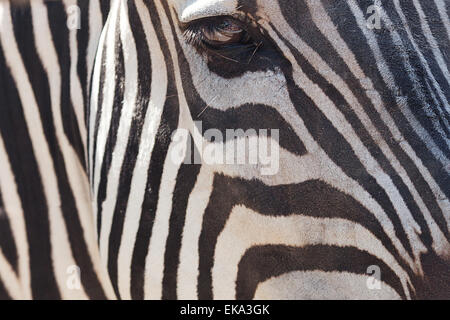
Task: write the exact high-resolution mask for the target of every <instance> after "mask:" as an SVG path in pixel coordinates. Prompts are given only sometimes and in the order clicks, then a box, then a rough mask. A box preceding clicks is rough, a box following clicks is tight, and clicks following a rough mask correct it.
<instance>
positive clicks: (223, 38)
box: [183, 17, 251, 50]
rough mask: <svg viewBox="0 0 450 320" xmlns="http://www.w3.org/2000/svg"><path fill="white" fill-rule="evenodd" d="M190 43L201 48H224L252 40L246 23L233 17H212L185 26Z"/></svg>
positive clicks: (185, 33)
mask: <svg viewBox="0 0 450 320" xmlns="http://www.w3.org/2000/svg"><path fill="white" fill-rule="evenodd" d="M183 29H184V37H185V39H186V40H187V42H188V43H190V44H192V45H194V46H195V47H197V48H198V49H200V50H214V49H223V48H226V47H235V46H239V45H245V44H248V43H249V42H250V40H251V37H250V36H249V34H248V32H247V30H246V28H245V25H244V23H242V22H241V21H238V20H236V19H234V18H232V17H211V18H204V19H200V20H197V21H194V22H191V23H189V24H188V25H185V26H184V28H183Z"/></svg>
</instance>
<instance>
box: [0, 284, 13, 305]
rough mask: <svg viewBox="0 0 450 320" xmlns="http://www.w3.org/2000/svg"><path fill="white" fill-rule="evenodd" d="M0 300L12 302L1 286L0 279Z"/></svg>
mask: <svg viewBox="0 0 450 320" xmlns="http://www.w3.org/2000/svg"><path fill="white" fill-rule="evenodd" d="M0 300H12V299H11V297H10V296H9V293H8V291H6V288H5V286H4V285H3V282H2V280H1V279H0Z"/></svg>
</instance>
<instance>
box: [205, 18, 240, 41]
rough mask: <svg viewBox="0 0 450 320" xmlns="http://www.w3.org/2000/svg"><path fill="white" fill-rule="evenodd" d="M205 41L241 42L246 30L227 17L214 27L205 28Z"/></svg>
mask: <svg viewBox="0 0 450 320" xmlns="http://www.w3.org/2000/svg"><path fill="white" fill-rule="evenodd" d="M202 33H203V36H204V41H205V42H207V43H209V44H211V45H224V44H231V43H240V42H241V40H243V37H244V36H245V33H246V32H245V30H244V29H243V28H242V27H241V26H239V25H238V24H237V23H235V22H234V21H231V20H230V19H227V20H225V21H223V22H222V23H221V24H220V25H217V26H213V27H212V28H208V27H206V28H203V30H202Z"/></svg>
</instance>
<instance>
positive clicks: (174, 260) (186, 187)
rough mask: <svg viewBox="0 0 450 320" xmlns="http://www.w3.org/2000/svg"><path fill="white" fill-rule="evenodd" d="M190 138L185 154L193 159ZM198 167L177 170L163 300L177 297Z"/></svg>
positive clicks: (193, 150) (194, 149)
mask: <svg viewBox="0 0 450 320" xmlns="http://www.w3.org/2000/svg"><path fill="white" fill-rule="evenodd" d="M190 139H191V140H190V141H191V152H190V153H187V155H186V156H187V157H189V156H190V155H191V156H194V157H193V159H196V157H195V155H194V153H195V152H198V151H197V149H196V148H195V145H194V144H193V143H192V141H193V140H192V137H190ZM188 147H189V146H188ZM190 160H192V158H191V159H190ZM200 168H201V165H198V164H182V165H181V167H180V170H179V171H178V175H177V179H176V180H177V183H176V185H175V190H174V192H173V198H172V212H171V214H170V219H169V235H168V237H167V242H166V251H165V254H164V277H163V282H162V284H163V292H162V298H163V299H164V300H175V299H177V270H178V265H179V263H180V250H181V239H182V234H183V227H184V223H185V220H186V210H187V205H188V200H189V195H190V194H191V192H192V189H193V188H194V186H195V183H196V181H197V177H198V174H199V172H200Z"/></svg>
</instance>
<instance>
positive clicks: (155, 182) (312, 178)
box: [89, 0, 450, 299]
mask: <svg viewBox="0 0 450 320" xmlns="http://www.w3.org/2000/svg"><path fill="white" fill-rule="evenodd" d="M377 3H378V2H377ZM434 6H436V7H439V6H442V1H440V0H436V1H433V5H430V4H425V3H423V1H411V2H410V4H405V3H400V1H392V2H389V3H383V4H381V3H379V7H376V8H375V9H373V8H372V9H373V10H374V11H371V12H372V13H373V14H372V15H371V14H369V15H368V14H367V12H368V9H370V7H373V2H372V1H354V0H345V1H344V0H342V1H328V0H324V1H317V0H295V1H294V0H292V1H290V0H289V1H288V0H286V1H274V0H259V1H256V0H248V1H245V0H241V1H228V0H217V1H213V0H211V1H208V0H190V1H184V0H173V1H148V0H137V1H120V0H117V1H113V2H112V4H111V10H110V14H109V17H108V21H107V23H106V26H105V28H104V31H103V33H102V37H101V40H100V46H99V50H98V53H97V59H96V63H95V66H94V74H93V80H92V95H91V112H90V136H89V140H90V144H89V146H90V149H89V155H90V163H91V167H90V172H91V183H92V186H93V189H94V196H95V203H96V206H97V210H96V211H97V228H98V233H99V238H100V251H101V255H102V257H103V259H104V260H105V262H106V264H107V265H108V271H109V275H110V277H111V280H112V283H113V287H114V289H115V291H116V294H118V295H120V296H122V297H124V298H144V297H145V298H167V299H173V298H183V299H184V298H201V299H208V298H253V297H257V298H273V297H280V298H324V297H331V298H351V297H354V296H358V297H369V298H398V297H420V296H421V294H423V293H422V292H425V291H426V290H428V288H429V287H430V286H432V287H433V288H435V289H434V293H435V294H436V295H440V294H443V292H446V290H445V288H443V287H442V282H440V281H439V280H438V277H436V275H435V274H434V275H430V270H431V268H432V266H433V265H434V266H436V265H437V266H439V268H441V267H440V266H443V267H442V270H447V271H446V272H448V268H446V267H445V266H448V262H445V261H448V259H449V256H450V249H449V243H448V239H449V233H448V229H449V221H450V219H449V212H450V206H449V201H448V196H449V193H450V191H449V188H448V185H449V183H450V181H449V171H450V167H449V161H448V157H449V149H448V148H449V140H448V128H449V124H448V121H449V113H448V110H449V104H448V98H449V92H450V91H449V87H448V86H449V79H450V76H449V74H448V70H447V65H448V63H447V60H446V56H445V53H444V51H443V50H442V49H440V47H439V46H438V45H437V44H438V43H444V44H448V43H449V42H448V41H449V40H448V33H447V34H446V33H445V28H442V25H441V24H442V22H436V24H435V25H434V24H433V22H432V21H429V20H426V19H425V18H423V16H424V15H425V16H427V15H429V14H430V12H432V11H433V8H434ZM444 11H445V10H444ZM373 15H375V16H373ZM371 19H372V20H371ZM417 19H418V20H419V21H420V26H418V25H417V23H413V21H416V20H417ZM378 20H379V21H378ZM371 21H372V22H374V24H371ZM376 22H379V23H380V26H379V28H378V25H377V23H376ZM418 28H419V29H418ZM439 28H441V29H442V31H439ZM447 32H448V29H447ZM424 44H426V46H427V47H426V48H423V45H424ZM238 129H242V131H243V132H244V134H243V135H242V134H241V135H239V134H238V135H234V136H231V138H228V139H227V135H226V133H227V130H234V132H236V130H238ZM180 130H181V131H182V130H184V131H182V132H187V133H188V135H187V136H185V138H187V140H186V139H185V140H177V139H174V136H175V135H176V133H177V132H180ZM273 130H276V131H273ZM242 131H241V132H242ZM208 133H209V135H208ZM211 137H214V138H213V139H212V138H211ZM240 140H244V141H247V144H244V146H245V147H244V148H245V149H246V151H247V153H246V156H245V157H244V158H245V159H244V161H243V163H240V162H239V161H237V160H236V159H235V157H234V155H235V154H233V157H231V158H230V161H226V153H227V152H228V151H229V150H233V146H235V145H236V143H238V142H239V141H240ZM180 141H181V142H182V143H181V144H182V145H183V146H184V148H182V152H181V154H182V155H183V157H184V158H183V159H182V160H183V161H175V160H174V155H176V154H179V151H180V148H179V146H180ZM266 144H267V145H269V146H266V148H269V149H270V150H271V151H273V152H271V153H270V155H269V153H267V154H263V156H265V157H263V156H261V157H260V152H259V150H260V149H261V148H262V146H264V145H266ZM186 146H187V148H186ZM205 149H208V150H209V152H210V153H214V154H215V155H217V154H221V152H223V153H224V156H223V158H222V159H223V161H222V162H221V161H215V162H210V163H208V162H205V161H195V158H196V156H198V157H199V159H202V158H203V156H204V155H205V153H204V152H205ZM256 150H258V151H256ZM252 152H254V153H255V154H257V155H258V156H256V160H257V161H256V162H255V163H249V162H248V160H249V158H250V157H251V156H250V154H251V153H252ZM198 154H200V155H198ZM188 157H189V159H188V161H185V159H187V158H188ZM274 157H275V158H274ZM219 158H220V157H219ZM193 159H194V160H193ZM263 159H265V160H267V161H262V162H261V160H263ZM263 169H268V170H263ZM438 257H439V258H438ZM371 268H372V269H373V268H375V269H376V270H379V271H380V274H381V281H382V288H381V289H380V290H378V289H376V290H372V289H371V288H369V287H370V286H368V285H367V281H366V280H367V272H368V270H371ZM337 288H341V289H342V290H341V289H337Z"/></svg>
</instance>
